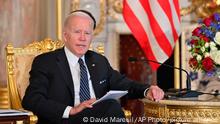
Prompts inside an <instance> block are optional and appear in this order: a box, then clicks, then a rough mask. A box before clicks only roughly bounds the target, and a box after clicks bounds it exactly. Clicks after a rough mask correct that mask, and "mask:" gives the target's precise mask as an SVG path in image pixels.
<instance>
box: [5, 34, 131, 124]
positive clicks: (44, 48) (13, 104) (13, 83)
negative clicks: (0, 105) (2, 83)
mask: <svg viewBox="0 0 220 124" xmlns="http://www.w3.org/2000/svg"><path fill="white" fill-rule="evenodd" d="M63 46H64V43H63V42H62V41H53V40H51V39H49V38H47V39H44V40H42V41H34V42H32V43H30V44H28V45H26V46H24V47H22V48H15V47H13V45H12V44H10V43H9V44H8V45H7V46H6V49H5V50H6V69H7V85H8V86H7V87H8V93H9V102H10V103H9V106H10V108H12V109H23V108H22V105H21V101H22V98H23V96H21V94H20V93H19V89H18V88H19V87H18V83H19V82H18V81H17V78H18V77H17V76H16V74H17V71H16V64H15V63H16V56H18V57H21V56H25V55H30V56H32V57H29V56H28V57H29V58H31V59H28V58H26V59H24V60H25V61H27V62H28V63H29V66H28V67H27V68H28V69H27V70H26V71H27V72H25V74H24V75H22V78H26V80H25V81H26V83H27V85H28V84H29V80H28V79H29V77H25V75H28V76H29V71H30V69H31V65H32V61H33V59H34V58H35V57H36V56H37V55H40V54H42V53H46V52H50V51H54V50H56V49H59V48H61V47H63ZM90 50H93V51H96V52H97V53H100V54H102V55H104V44H101V43H99V44H98V45H96V46H92V45H91V46H90ZM24 63H25V62H24ZM17 70H18V69H17ZM23 90H26V87H25V88H24V89H23ZM124 112H125V116H126V117H127V118H130V117H131V112H130V111H128V110H124ZM36 122H37V117H36V116H34V115H33V114H31V116H30V123H31V124H34V123H36Z"/></svg>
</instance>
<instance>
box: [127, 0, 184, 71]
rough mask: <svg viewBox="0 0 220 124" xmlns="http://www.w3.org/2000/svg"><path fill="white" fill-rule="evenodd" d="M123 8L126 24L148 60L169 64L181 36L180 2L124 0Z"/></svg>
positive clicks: (172, 0)
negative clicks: (168, 61)
mask: <svg viewBox="0 0 220 124" xmlns="http://www.w3.org/2000/svg"><path fill="white" fill-rule="evenodd" d="M123 5H124V7H123V17H124V19H125V22H126V23H127V25H128V26H129V28H130V29H131V31H132V33H133V35H134V37H135V38H136V39H137V41H138V43H139V44H140V46H141V48H142V49H143V51H144V53H145V54H146V56H147V58H148V59H150V60H154V61H158V62H162V63H163V62H164V61H166V60H167V59H168V58H169V56H170V55H171V54H172V51H173V48H174V45H175V42H176V40H177V38H178V35H179V33H180V17H179V15H180V14H179V5H178V0H165V1H164V0H124V2H123ZM150 64H151V67H152V69H153V70H156V69H157V68H158V65H155V64H152V63H150Z"/></svg>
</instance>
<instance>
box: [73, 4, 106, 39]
mask: <svg viewBox="0 0 220 124" xmlns="http://www.w3.org/2000/svg"><path fill="white" fill-rule="evenodd" d="M99 3H100V8H99V9H100V16H99V17H100V19H99V21H97V22H98V23H97V26H96V29H95V31H94V35H95V36H96V35H98V34H99V33H100V32H102V31H103V29H104V25H105V22H106V16H105V8H106V1H105V0H99ZM71 8H72V11H73V10H77V9H79V8H80V1H79V0H73V1H72V7H71Z"/></svg>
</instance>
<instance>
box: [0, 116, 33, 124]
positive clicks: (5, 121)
mask: <svg viewBox="0 0 220 124" xmlns="http://www.w3.org/2000/svg"><path fill="white" fill-rule="evenodd" d="M17 121H22V122H23V124H29V123H30V118H29V116H28V115H17V116H0V124H16V122H17Z"/></svg>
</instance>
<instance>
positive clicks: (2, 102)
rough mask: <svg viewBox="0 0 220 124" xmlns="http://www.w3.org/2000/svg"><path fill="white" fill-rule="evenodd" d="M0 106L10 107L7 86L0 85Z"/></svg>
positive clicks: (3, 107) (2, 107)
mask: <svg viewBox="0 0 220 124" xmlns="http://www.w3.org/2000/svg"><path fill="white" fill-rule="evenodd" d="M0 96H1V97H0V108H1V109H8V108H10V99H9V92H8V88H7V87H0Z"/></svg>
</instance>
